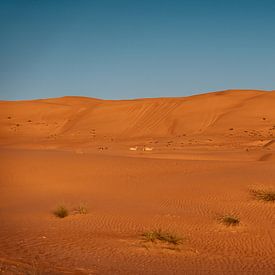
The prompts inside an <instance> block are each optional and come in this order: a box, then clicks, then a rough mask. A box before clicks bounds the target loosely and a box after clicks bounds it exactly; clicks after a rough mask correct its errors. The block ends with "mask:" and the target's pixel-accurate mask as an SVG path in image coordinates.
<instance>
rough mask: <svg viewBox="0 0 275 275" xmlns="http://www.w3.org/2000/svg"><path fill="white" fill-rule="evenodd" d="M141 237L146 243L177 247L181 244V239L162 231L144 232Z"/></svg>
mask: <svg viewBox="0 0 275 275" xmlns="http://www.w3.org/2000/svg"><path fill="white" fill-rule="evenodd" d="M142 237H143V238H144V240H145V241H147V242H156V241H161V242H167V243H169V244H174V245H179V244H181V243H182V238H181V237H179V236H177V235H176V234H173V233H170V232H166V231H163V230H161V229H158V230H151V231H146V232H144V233H143V234H142Z"/></svg>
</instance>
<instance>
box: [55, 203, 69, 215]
mask: <svg viewBox="0 0 275 275" xmlns="http://www.w3.org/2000/svg"><path fill="white" fill-rule="evenodd" d="M53 213H54V215H55V216H56V217H58V218H65V217H67V216H68V215H69V211H68V209H67V208H66V207H65V206H63V205H60V206H58V207H57V209H56V210H55V211H54V212H53Z"/></svg>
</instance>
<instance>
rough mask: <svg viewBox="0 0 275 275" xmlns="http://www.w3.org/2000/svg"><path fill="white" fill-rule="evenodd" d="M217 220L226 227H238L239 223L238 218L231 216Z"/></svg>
mask: <svg viewBox="0 0 275 275" xmlns="http://www.w3.org/2000/svg"><path fill="white" fill-rule="evenodd" d="M219 220H220V222H221V223H223V224H224V225H226V226H236V225H239V223H240V220H239V218H237V217H234V216H231V215H226V216H222V217H221V218H220V219H219Z"/></svg>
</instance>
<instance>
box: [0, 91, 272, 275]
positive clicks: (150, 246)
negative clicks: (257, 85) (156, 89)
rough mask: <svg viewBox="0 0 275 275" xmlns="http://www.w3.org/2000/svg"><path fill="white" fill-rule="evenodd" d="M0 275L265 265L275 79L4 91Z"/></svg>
mask: <svg viewBox="0 0 275 275" xmlns="http://www.w3.org/2000/svg"><path fill="white" fill-rule="evenodd" d="M0 154H1V157H0V161H1V165H0V166H1V168H0V170H1V171H0V248H1V249H0V271H1V273H3V274H270V275H271V274H274V271H275V260H274V258H275V257H274V255H275V212H274V210H275V204H274V199H275V198H274V197H275V91H261V90H225V91H218V92H210V93H204V94H199V95H194V96H186V97H174V98H173V97H167V98H165V97H163V98H142V99H133V100H102V99H97V98H88V97H80V96H75V97H74V96H67V97H60V98H47V99H39V100H18V101H0Z"/></svg>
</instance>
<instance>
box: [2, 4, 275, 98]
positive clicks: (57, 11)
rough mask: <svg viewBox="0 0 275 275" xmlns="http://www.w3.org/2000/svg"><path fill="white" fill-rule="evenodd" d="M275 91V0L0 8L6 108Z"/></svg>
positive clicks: (24, 5)
mask: <svg viewBox="0 0 275 275" xmlns="http://www.w3.org/2000/svg"><path fill="white" fill-rule="evenodd" d="M231 88H232V89H233V88H243V89H266V90H272V89H275V1H274V0H188V1H185V0H178V1H176V0H165V1H162V0H109V1H107V0H74V1H72V0H18V1H15V0H0V99H11V100H14V99H30V98H45V97H58V96H63V95H83V96H90V97H99V98H107V99H124V98H137V97H159V96H185V95H191V94H195V93H202V92H208V91H214V90H223V89H231Z"/></svg>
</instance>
